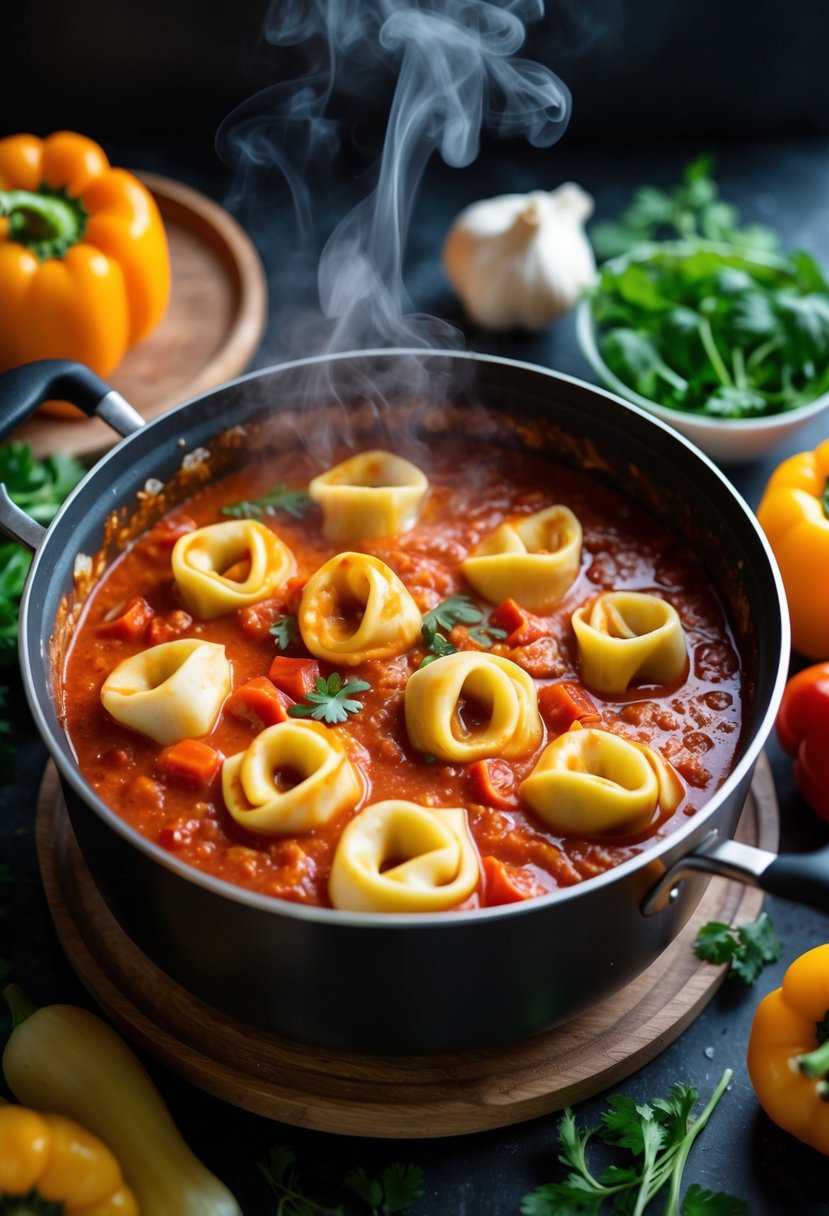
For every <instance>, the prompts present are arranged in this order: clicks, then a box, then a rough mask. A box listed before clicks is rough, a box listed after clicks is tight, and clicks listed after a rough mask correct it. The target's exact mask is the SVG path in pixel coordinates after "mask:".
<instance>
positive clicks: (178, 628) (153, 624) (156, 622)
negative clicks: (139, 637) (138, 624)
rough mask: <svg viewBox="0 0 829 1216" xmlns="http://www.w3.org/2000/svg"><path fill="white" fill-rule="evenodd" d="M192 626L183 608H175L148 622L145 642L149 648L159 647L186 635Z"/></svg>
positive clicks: (187, 613) (190, 618) (188, 615)
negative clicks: (148, 644)
mask: <svg viewBox="0 0 829 1216" xmlns="http://www.w3.org/2000/svg"><path fill="white" fill-rule="evenodd" d="M192 624H193V618H192V617H191V615H190V613H189V612H185V611H184V609H183V608H176V609H174V611H173V612H168V613H166V614H165V615H164V616H156V617H153V619H152V620H151V621H150V624H149V627H148V629H147V641H148V642H149V643H150V645H151V646H159V645H160V644H161V643H162V642H171V641H172V640H173V638H179V637H181V635H182V634H183V633H186V632H187V630H188V629H189V628H190V626H191V625H192Z"/></svg>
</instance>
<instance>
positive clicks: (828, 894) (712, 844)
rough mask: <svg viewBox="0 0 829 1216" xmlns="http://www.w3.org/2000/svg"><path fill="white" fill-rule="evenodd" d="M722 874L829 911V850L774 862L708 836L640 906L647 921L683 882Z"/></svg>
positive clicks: (751, 848) (752, 850)
mask: <svg viewBox="0 0 829 1216" xmlns="http://www.w3.org/2000/svg"><path fill="white" fill-rule="evenodd" d="M700 872H702V873H706V874H720V875H722V876H723V877H725V878H734V879H736V880H737V881H738V882H744V883H747V884H748V885H749V886H752V887H760V889H761V890H763V891H767V892H768V894H769V895H779V896H781V897H782V898H783V899H791V900H792V901H793V902H794V903H799V904H806V905H808V906H809V907H810V908H818V909H820V911H822V912H826V911H829V845H826V846H824V848H822V849H818V850H816V852H814V853H804V854H802V855H801V854H797V853H786V854H783V855H782V856H778V855H777V853H770V852H768V850H766V849H758V848H756V847H755V846H754V845H749V844H741V843H740V842H739V841H737V840H730V839H727V838H725V837H723V836H720V834H719V833H718V832H710V833H709V834H708V835H707V836H706V837H705V838H704V839H703V840H702V841H700V843H699V844H698V845H697V847H696V848H695V849H694V851H693V852H692V853H689V854H688V855H687V856H685V857H682V858H680V859H679V861H677V862H676V863H675V864H674V865H672V866H671V867H670V869H668V870H666V871H665V873H664V874H663V875H662V877H661V878H660V880H659V882H658V883H657V884H656V886H655V887H654V888H653V890H652V891H650V892H649V893H648V895H646V896H645V899H644V900H643V902H642V912H643V913H644V915H645V916H653V914H654V913H655V912H660V911H662V909H663V908H665V907H667V905H668V904H670V903H672V902H673V900H674V899H676V898H677V896H678V894H679V884H680V883H681V882H682V880H683V878H685V877H686V876H688V875H690V874H698V873H700Z"/></svg>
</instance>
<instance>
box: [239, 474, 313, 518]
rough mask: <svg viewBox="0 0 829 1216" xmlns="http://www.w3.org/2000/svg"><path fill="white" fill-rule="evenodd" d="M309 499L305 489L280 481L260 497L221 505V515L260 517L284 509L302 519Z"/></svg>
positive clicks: (288, 513) (309, 504) (308, 504)
mask: <svg viewBox="0 0 829 1216" xmlns="http://www.w3.org/2000/svg"><path fill="white" fill-rule="evenodd" d="M311 501H312V500H311V496H310V494H309V493H308V491H307V490H290V489H289V488H288V487H287V486H286V485H284V484H283V483H280V484H279V485H278V486H274V487H273V489H272V490H268V492H267V494H263V495H262V497H261V498H251V499H247V498H245V499H243V500H242V501H241V502H233V503H231V504H230V505H229V506H227V507H222V515H230V516H232V518H233V519H261V518H262V516H263V515H276V514H277V512H278V511H284V512H285V513H286V514H287V515H293V517H294V519H302V517H303V515H305V513H306V511H307V510H308V508H309V507H310V506H311Z"/></svg>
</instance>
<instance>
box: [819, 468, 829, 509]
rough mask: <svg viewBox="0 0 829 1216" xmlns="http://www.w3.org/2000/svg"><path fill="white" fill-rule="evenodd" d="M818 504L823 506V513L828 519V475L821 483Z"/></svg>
mask: <svg viewBox="0 0 829 1216" xmlns="http://www.w3.org/2000/svg"><path fill="white" fill-rule="evenodd" d="M820 505H821V506H822V507H823V514H824V515H825V516H826V518H827V519H829V477H827V478H826V481H825V482H824V483H823V493H822V494H821V496H820Z"/></svg>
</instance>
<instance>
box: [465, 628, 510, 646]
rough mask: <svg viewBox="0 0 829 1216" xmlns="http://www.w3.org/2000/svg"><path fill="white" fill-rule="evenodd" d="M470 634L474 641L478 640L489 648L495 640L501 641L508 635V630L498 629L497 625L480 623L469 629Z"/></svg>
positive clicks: (480, 644) (481, 644)
mask: <svg viewBox="0 0 829 1216" xmlns="http://www.w3.org/2000/svg"><path fill="white" fill-rule="evenodd" d="M469 636H470V637H471V638H472V641H473V642H477V643H478V645H479V646H483V647H484V649H485V650H489V649H490V648H491V647H492V645H493V643H494V642H500V641H501V640H502V638H505V637H506V636H507V631H506V629H498V628H496V626H495V625H478V626H477V627H476V628H475V629H470V630H469Z"/></svg>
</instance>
